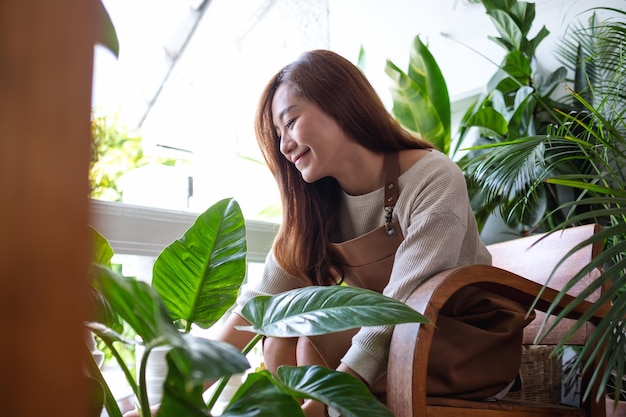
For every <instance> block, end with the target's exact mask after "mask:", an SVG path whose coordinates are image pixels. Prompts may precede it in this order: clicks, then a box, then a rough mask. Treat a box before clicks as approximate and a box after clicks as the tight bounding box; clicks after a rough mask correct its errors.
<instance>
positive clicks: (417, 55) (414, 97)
mask: <svg viewBox="0 0 626 417" xmlns="http://www.w3.org/2000/svg"><path fill="white" fill-rule="evenodd" d="M385 71H386V73H387V75H389V77H390V78H391V80H392V85H391V87H390V91H391V95H392V99H393V109H392V111H393V114H394V115H395V117H396V118H397V119H398V121H399V122H400V124H401V125H402V126H404V127H405V128H406V129H408V130H411V131H413V132H416V133H418V134H419V135H420V136H421V137H422V138H424V139H426V140H428V141H430V142H431V143H433V144H434V145H435V146H436V147H437V148H439V149H440V150H441V151H442V152H444V153H448V152H449V150H450V142H451V134H450V130H451V127H450V120H451V110H450V98H449V95H448V88H447V85H446V82H445V79H444V77H443V74H442V73H441V70H440V68H439V66H438V64H437V62H436V60H435V58H434V57H433V56H432V54H431V53H430V51H429V50H428V47H427V46H426V45H425V44H424V43H423V42H422V41H421V39H420V37H419V36H416V37H415V39H414V41H413V45H412V48H411V53H410V60H409V70H408V73H406V74H405V73H404V72H403V71H402V70H401V69H400V68H398V67H397V66H396V65H395V64H394V63H393V62H391V61H387V66H386V69H385Z"/></svg>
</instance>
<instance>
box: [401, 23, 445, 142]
mask: <svg viewBox="0 0 626 417" xmlns="http://www.w3.org/2000/svg"><path fill="white" fill-rule="evenodd" d="M408 75H409V77H410V78H411V79H412V80H414V81H415V82H416V83H417V85H419V86H420V89H421V90H422V91H425V92H426V94H427V96H428V99H429V100H430V102H431V103H432V105H433V107H434V109H435V111H436V112H437V116H438V119H439V120H440V122H441V125H442V128H443V129H444V131H443V132H442V135H441V136H439V137H437V138H436V139H435V138H430V139H435V140H434V142H435V144H436V145H437V146H438V147H439V150H441V151H442V152H443V153H446V154H447V153H448V151H449V149H450V129H451V127H450V119H451V110H450V97H449V94H448V86H447V85H446V80H445V78H444V76H443V74H442V72H441V69H440V68H439V65H438V64H437V61H436V60H435V58H434V57H433V55H432V54H431V53H430V50H429V49H428V47H427V46H426V44H424V43H423V42H422V40H421V38H420V37H419V36H416V37H415V39H414V40H413V47H412V48H411V55H410V61H409V72H408Z"/></svg>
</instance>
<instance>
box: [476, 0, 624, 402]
mask: <svg viewBox="0 0 626 417" xmlns="http://www.w3.org/2000/svg"><path fill="white" fill-rule="evenodd" d="M594 9H597V8H594ZM605 9H606V10H608V11H610V12H612V13H613V17H612V18H611V19H607V20H605V21H602V22H600V21H598V20H597V18H596V17H595V16H592V17H591V18H590V20H589V25H588V26H587V27H583V26H582V25H580V24H579V25H576V26H573V27H572V28H571V30H570V31H569V32H568V34H567V37H566V38H565V40H564V41H563V44H562V46H561V47H560V48H559V49H558V53H559V55H560V58H561V60H562V62H564V63H565V64H566V65H567V66H569V67H570V68H571V70H572V73H574V74H575V79H574V80H572V82H571V85H572V86H573V87H570V90H569V93H570V98H571V102H570V103H569V111H567V112H565V111H559V123H554V124H553V125H550V126H549V127H548V128H547V129H546V132H545V134H543V135H536V134H534V135H530V136H527V137H524V138H519V139H515V140H510V141H506V142H500V143H497V144H496V145H492V146H490V148H489V149H488V154H486V156H485V157H483V158H482V159H481V160H480V161H479V162H477V164H476V165H475V169H474V170H473V171H472V172H471V173H470V174H471V175H472V176H474V177H475V180H476V181H477V182H478V181H479V180H480V181H482V182H483V183H485V182H488V184H489V188H490V189H491V190H492V192H496V190H498V192H500V193H501V194H503V195H509V196H514V195H521V197H519V198H517V200H514V201H513V203H514V204H515V205H517V206H519V207H520V209H521V210H528V209H529V207H530V206H531V205H533V204H534V203H535V200H533V199H531V198H528V196H529V195H530V194H531V193H532V192H534V190H537V189H539V188H540V187H544V186H551V187H558V188H557V189H560V190H562V191H564V192H566V191H569V192H570V193H571V195H572V196H573V198H571V199H570V200H569V201H566V202H562V203H561V204H559V205H558V206H557V207H556V208H555V209H553V210H552V211H551V212H549V213H548V214H554V213H558V214H559V216H561V217H562V218H563V220H562V221H561V222H559V223H558V224H555V225H554V226H553V227H552V228H551V230H554V231H558V230H560V229H561V228H564V227H568V226H571V225H576V224H581V223H590V222H595V223H599V224H601V225H602V226H603V230H602V231H601V232H600V233H598V234H596V235H595V236H594V237H593V238H591V239H590V240H589V241H587V242H585V243H584V244H583V245H587V244H591V243H594V242H598V241H599V242H602V243H604V247H605V249H604V251H603V253H602V254H600V255H599V256H598V257H597V258H595V259H594V260H593V261H592V262H591V263H590V264H589V265H588V266H587V267H586V268H584V269H583V270H581V271H580V273H578V274H577V275H576V276H575V277H573V278H572V280H571V281H570V283H569V285H568V286H566V287H565V288H564V289H563V294H564V293H565V292H566V291H567V290H568V289H569V288H570V287H571V286H573V285H576V284H577V283H580V282H581V281H582V279H583V278H584V276H585V274H586V273H588V272H590V271H591V270H592V269H594V268H602V270H601V275H600V277H599V278H598V279H597V280H595V281H594V282H593V283H592V284H591V285H589V286H588V287H587V288H586V290H585V291H584V292H583V293H582V294H581V296H580V297H578V298H577V299H575V300H574V301H573V302H572V303H571V304H570V305H569V306H568V308H566V309H565V310H564V311H563V312H562V313H561V314H560V315H559V316H558V319H557V320H556V322H555V323H554V324H553V325H552V326H547V327H546V329H545V332H546V333H547V332H548V331H550V330H551V329H552V328H553V326H555V325H556V324H557V323H558V322H559V321H560V319H561V318H562V317H563V316H564V315H565V314H566V313H567V312H568V311H570V310H571V309H572V308H574V307H575V306H576V305H578V303H580V301H581V300H582V299H583V298H584V297H586V296H588V295H589V294H590V293H592V292H593V291H596V290H600V289H602V290H603V294H602V298H601V299H600V300H599V302H598V303H597V308H599V307H600V305H602V303H603V302H605V301H610V302H612V305H611V309H610V313H609V314H607V317H606V318H605V319H604V320H603V321H602V322H601V323H598V325H597V327H596V328H595V330H594V331H593V332H594V333H593V338H592V342H590V343H589V344H588V345H586V346H584V347H583V348H582V351H581V353H580V355H579V356H578V357H577V360H576V367H574V369H577V367H578V366H579V367H580V368H582V371H583V372H586V373H587V374H588V375H590V376H591V378H593V379H595V380H599V381H600V382H601V387H602V390H605V389H606V390H607V391H609V392H611V391H613V392H614V393H620V392H622V394H621V396H622V399H623V391H624V387H625V382H624V375H625V373H624V371H625V369H626V355H625V354H624V352H626V329H625V325H626V322H625V321H624V318H625V317H626V298H625V297H626V291H625V289H626V274H625V271H626V209H625V208H624V207H626V171H625V169H624V167H625V166H626V117H625V112H626V94H625V93H624V91H625V90H624V87H623V85H624V82H625V81H626V79H625V78H624V74H623V68H624V67H625V64H626V62H625V59H626V58H625V55H624V45H625V44H626V12H624V10H623V9H621V10H619V9H608V8H605ZM574 167H579V168H578V169H574ZM520 184H522V185H523V189H524V190H526V191H525V192H524V193H521V194H520V193H518V192H517V190H518V189H520ZM576 249H577V248H574V249H573V250H572V252H571V253H569V254H568V255H567V256H571V255H572V254H573V253H574V252H575V251H576ZM558 301H559V300H558V299H557V300H556V301H555V305H556V303H557V302H558ZM583 324H584V321H582V320H581V321H580V322H579V323H578V324H577V326H575V327H574V329H573V330H572V332H574V331H576V329H577V328H579V327H581V326H583ZM572 332H570V333H568V334H566V335H565V336H564V337H563V339H562V340H561V346H563V345H566V344H567V341H568V340H569V339H570V337H571V336H572V334H573V333H572ZM594 361H595V362H594ZM597 363H599V364H600V366H596V364H597ZM611 386H613V387H612V388H611ZM589 394H590V393H589V392H586V393H584V395H585V396H588V395H589ZM603 394H604V391H601V392H600V393H599V395H603ZM614 398H615V399H616V401H617V400H619V399H620V395H619V394H615V395H614Z"/></svg>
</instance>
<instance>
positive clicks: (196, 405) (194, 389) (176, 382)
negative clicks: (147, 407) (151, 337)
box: [156, 352, 211, 417]
mask: <svg viewBox="0 0 626 417" xmlns="http://www.w3.org/2000/svg"><path fill="white" fill-rule="evenodd" d="M170 353H171V352H170ZM203 391H204V387H203V384H202V383H198V382H197V381H196V382H190V381H189V379H187V378H186V376H185V375H184V373H183V372H181V371H180V370H179V369H178V368H177V367H176V366H175V365H174V363H173V360H172V358H171V356H170V354H168V355H167V377H166V379H165V382H164V383H163V398H162V400H161V405H160V406H159V411H158V412H157V414H156V415H157V417H179V416H186V417H210V416H211V413H210V412H209V409H208V407H207V406H206V404H205V403H204V399H203V398H202V393H203Z"/></svg>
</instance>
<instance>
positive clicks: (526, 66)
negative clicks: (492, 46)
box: [502, 50, 532, 85]
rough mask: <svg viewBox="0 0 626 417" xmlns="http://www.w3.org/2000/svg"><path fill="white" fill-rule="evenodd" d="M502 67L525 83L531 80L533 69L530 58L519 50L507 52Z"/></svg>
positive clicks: (511, 75) (522, 83)
mask: <svg viewBox="0 0 626 417" xmlns="http://www.w3.org/2000/svg"><path fill="white" fill-rule="evenodd" d="M502 69H503V70H504V71H505V72H506V73H507V74H508V75H509V77H512V78H514V79H516V80H518V81H519V82H520V84H521V85H525V84H526V83H528V81H529V80H530V75H531V73H532V69H531V67H530V59H528V58H527V57H526V56H524V54H522V52H521V51H519V50H514V51H511V52H509V53H508V54H506V56H505V57H504V62H503V63H502Z"/></svg>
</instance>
